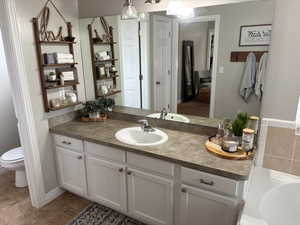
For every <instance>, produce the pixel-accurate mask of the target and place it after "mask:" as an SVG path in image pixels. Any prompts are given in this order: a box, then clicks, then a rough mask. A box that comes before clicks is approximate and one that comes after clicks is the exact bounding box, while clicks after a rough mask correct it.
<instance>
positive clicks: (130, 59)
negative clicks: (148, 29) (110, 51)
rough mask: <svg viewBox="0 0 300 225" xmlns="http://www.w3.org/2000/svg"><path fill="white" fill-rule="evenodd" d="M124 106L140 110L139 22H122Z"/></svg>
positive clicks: (121, 45)
mask: <svg viewBox="0 0 300 225" xmlns="http://www.w3.org/2000/svg"><path fill="white" fill-rule="evenodd" d="M119 24H120V34H119V35H120V36H119V37H120V55H121V79H122V87H123V88H122V91H123V94H122V96H123V105H124V106H127V107H134V108H140V79H139V75H140V74H139V70H140V69H139V28H138V20H120V22H119Z"/></svg>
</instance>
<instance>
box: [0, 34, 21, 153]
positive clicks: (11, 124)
mask: <svg viewBox="0 0 300 225" xmlns="http://www.w3.org/2000/svg"><path fill="white" fill-rule="evenodd" d="M0 105H1V107H0V121H1V126H0V155H1V154H2V153H4V152H6V151H7V150H10V149H12V148H15V147H18V146H20V143H19V133H18V127H17V123H18V122H17V119H16V116H15V111H14V106H13V102H12V94H11V88H10V82H9V76H8V72H7V66H6V60H5V55H4V48H3V42H2V35H1V30H0Z"/></svg>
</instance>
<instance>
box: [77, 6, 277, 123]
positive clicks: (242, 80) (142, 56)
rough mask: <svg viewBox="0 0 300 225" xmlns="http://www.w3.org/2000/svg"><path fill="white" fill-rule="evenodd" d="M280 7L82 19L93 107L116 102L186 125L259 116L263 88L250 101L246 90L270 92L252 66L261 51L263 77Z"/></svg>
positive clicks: (85, 65) (88, 91)
mask: <svg viewBox="0 0 300 225" xmlns="http://www.w3.org/2000/svg"><path fill="white" fill-rule="evenodd" d="M273 8H274V2H273V1H272V0H266V1H252V2H243V3H235V4H227V5H218V6H210V7H205V8H196V9H195V16H194V17H193V18H189V19H180V18H177V17H174V16H167V15H166V12H165V11H158V12H151V13H146V14H145V13H143V14H141V15H140V17H139V19H131V20H122V19H121V16H120V15H112V16H104V17H93V18H82V19H80V38H81V49H82V56H83V57H82V58H83V68H84V76H85V89H86V97H87V100H93V99H95V98H98V97H103V96H109V97H112V98H114V99H115V101H116V105H117V106H119V108H120V109H123V110H124V109H128V112H132V113H138V112H145V115H148V116H151V117H157V118H159V117H160V116H161V111H162V110H164V111H166V112H168V115H169V119H171V120H172V119H173V120H176V121H180V122H190V121H191V118H192V119H195V118H215V119H223V118H233V117H234V116H235V115H236V113H237V112H239V111H242V112H247V113H249V114H250V115H259V114H260V106H261V99H262V97H263V93H262V92H263V88H262V89H261V93H260V95H259V93H256V92H254V91H253V92H251V91H250V92H251V93H250V96H248V94H249V93H245V94H243V93H242V91H241V90H242V89H243V88H247V87H249V86H247V85H249V84H248V83H249V82H250V86H251V85H252V86H253V90H254V89H255V88H254V86H255V85H257V83H258V82H260V83H258V85H261V87H262V86H263V81H262V80H260V79H258V77H257V76H256V75H255V77H253V74H252V75H251V74H249V73H250V72H249V70H250V69H249V67H251V65H247V64H248V63H247V62H249V61H251V60H249V58H248V57H249V53H250V52H254V53H255V55H256V62H257V64H256V65H255V67H256V68H255V70H257V68H258V67H259V63H260V61H261V60H260V59H261V56H262V54H263V53H265V52H268V48H269V46H268V41H269V39H268V38H269V37H268V36H269V35H270V31H271V24H272V19H273ZM261 34H263V35H266V37H261V38H259V36H258V35H261ZM245 36H246V37H245ZM247 38H248V39H247ZM241 41H243V43H242V44H241ZM264 41H265V42H264ZM233 52H237V53H236V55H235V57H236V58H234V57H233V55H232V54H233ZM247 58H248V61H247ZM252 67H253V65H252ZM256 74H258V72H257V73H256ZM245 76H246V77H245ZM251 82H252V83H251ZM251 88H252V87H251ZM127 107H128V108H127ZM125 111H126V110H125ZM193 121H196V120H193Z"/></svg>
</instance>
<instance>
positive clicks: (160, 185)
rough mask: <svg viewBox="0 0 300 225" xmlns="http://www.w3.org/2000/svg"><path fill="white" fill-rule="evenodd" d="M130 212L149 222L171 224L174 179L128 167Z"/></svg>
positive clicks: (157, 224)
mask: <svg viewBox="0 0 300 225" xmlns="http://www.w3.org/2000/svg"><path fill="white" fill-rule="evenodd" d="M127 174H128V201H129V202H128V206H129V213H130V214H131V215H132V216H133V217H135V218H137V219H141V220H143V221H145V222H147V223H149V224H155V225H171V224H172V217H173V181H171V180H168V179H165V178H162V177H158V176H155V175H151V174H148V173H144V172H141V171H137V170H134V169H128V172H127Z"/></svg>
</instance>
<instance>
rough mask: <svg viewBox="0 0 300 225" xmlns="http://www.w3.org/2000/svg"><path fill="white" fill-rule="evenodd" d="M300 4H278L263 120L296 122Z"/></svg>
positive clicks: (299, 88)
mask: <svg viewBox="0 0 300 225" xmlns="http://www.w3.org/2000/svg"><path fill="white" fill-rule="evenodd" d="M299 10H300V1H299V0H289V1H281V0H277V1H276V10H275V19H274V24H273V34H272V37H273V38H272V45H271V56H270V59H269V65H268V68H269V69H268V73H267V77H266V90H265V96H264V99H263V103H262V117H267V118H276V119H282V120H292V121H294V120H295V117H296V110H297V104H298V96H299V95H300V72H299V62H300V61H299V60H300V51H299V49H300V42H299V40H300V29H299V20H300V13H299Z"/></svg>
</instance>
